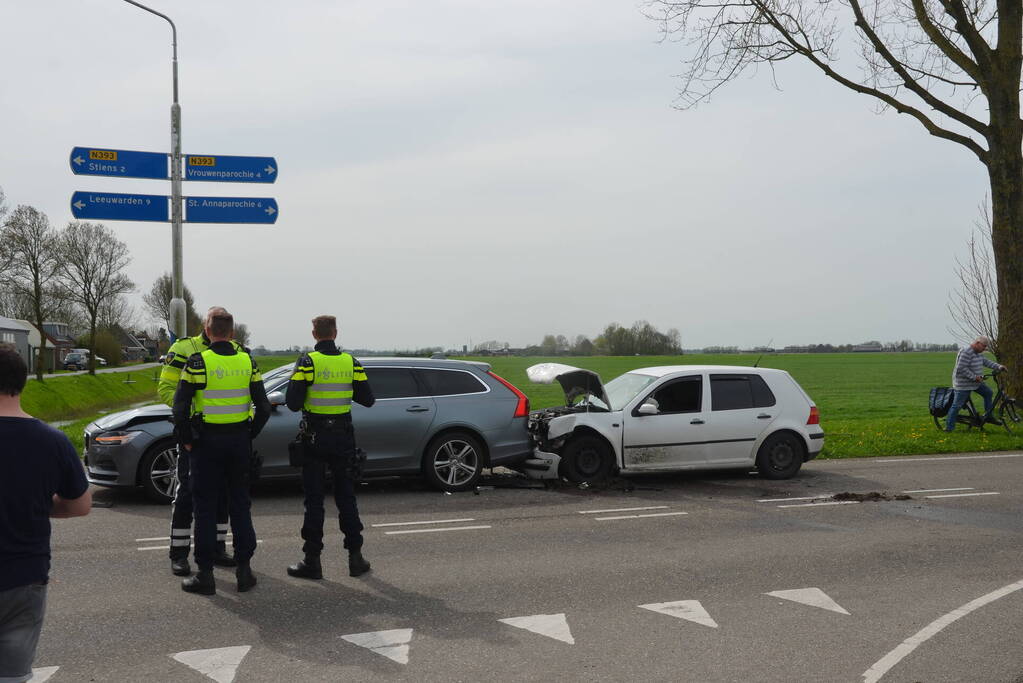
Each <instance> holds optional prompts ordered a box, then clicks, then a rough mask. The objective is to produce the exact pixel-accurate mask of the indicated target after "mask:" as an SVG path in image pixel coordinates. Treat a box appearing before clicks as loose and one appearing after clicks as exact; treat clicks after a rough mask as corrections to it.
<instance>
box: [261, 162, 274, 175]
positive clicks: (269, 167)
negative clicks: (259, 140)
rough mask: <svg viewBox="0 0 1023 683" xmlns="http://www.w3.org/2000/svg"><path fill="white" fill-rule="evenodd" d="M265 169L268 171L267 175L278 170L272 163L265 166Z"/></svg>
mask: <svg viewBox="0 0 1023 683" xmlns="http://www.w3.org/2000/svg"><path fill="white" fill-rule="evenodd" d="M263 170H264V171H266V173H267V175H271V174H272V173H274V172H275V171H276V170H277V169H276V168H274V167H273V166H271V165H269V164H267V166H266V168H264V169H263Z"/></svg>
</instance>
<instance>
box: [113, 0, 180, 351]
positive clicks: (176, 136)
mask: <svg viewBox="0 0 1023 683" xmlns="http://www.w3.org/2000/svg"><path fill="white" fill-rule="evenodd" d="M124 1H125V2H127V3H128V4H129V5H135V6H136V7H138V8H139V9H143V10H145V11H147V12H149V13H151V14H155V15H156V16H158V17H161V18H163V19H165V20H166V21H167V23H168V24H170V25H171V39H172V44H173V49H174V53H173V60H172V64H173V72H174V102H173V104H171V255H172V259H173V266H172V269H171V287H172V298H171V301H170V320H169V321H168V322H169V323H170V326H171V329H170V333H171V337H172V338H180V337H184V336H185V335H186V334H188V332H187V330H186V328H185V285H184V282H183V279H182V268H181V105H179V104H178V29H177V27H176V26H174V22H173V21H171V20H170V17H168V16H167V15H166V14H161V13H160V12H157V11H156V10H154V9H151V8H149V7H146V6H145V5H143V4H142V3H139V2H135V0H124Z"/></svg>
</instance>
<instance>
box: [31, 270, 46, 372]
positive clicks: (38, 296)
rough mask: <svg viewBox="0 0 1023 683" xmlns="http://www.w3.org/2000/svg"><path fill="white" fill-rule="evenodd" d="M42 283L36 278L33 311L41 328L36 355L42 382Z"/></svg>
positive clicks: (43, 335) (43, 363)
mask: <svg viewBox="0 0 1023 683" xmlns="http://www.w3.org/2000/svg"><path fill="white" fill-rule="evenodd" d="M42 289H43V286H42V283H41V282H39V281H38V280H36V282H35V296H34V297H33V299H34V301H35V306H33V309H34V310H33V312H34V313H35V320H34V321H33V322H35V325H36V329H37V330H39V351H38V355H37V356H36V379H37V380H39V381H40V382H42V381H43V372H44V371H45V369H46V368H45V367H44V366H45V365H46V332H45V331H44V330H43V309H42V306H41V305H40V304H39V302H40V301H42Z"/></svg>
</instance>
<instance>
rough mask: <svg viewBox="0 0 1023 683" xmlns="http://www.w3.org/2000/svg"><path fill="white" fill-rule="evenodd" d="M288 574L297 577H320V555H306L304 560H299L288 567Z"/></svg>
mask: <svg viewBox="0 0 1023 683" xmlns="http://www.w3.org/2000/svg"><path fill="white" fill-rule="evenodd" d="M288 576H294V577H296V578H299V579H322V578H323V566H322V565H321V564H320V556H319V555H306V556H305V559H304V560H299V561H298V564H293V565H291V566H290V567H288Z"/></svg>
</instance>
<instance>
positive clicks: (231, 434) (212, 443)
mask: <svg viewBox="0 0 1023 683" xmlns="http://www.w3.org/2000/svg"><path fill="white" fill-rule="evenodd" d="M188 456H189V457H188V460H189V465H190V467H191V468H192V472H191V474H192V502H193V505H194V506H195V563H196V564H197V565H199V569H201V570H212V569H213V558H214V556H215V555H216V549H217V518H216V515H217V500H218V499H219V497H220V494H221V491H223V489H224V487H225V485H226V487H227V497H228V510H229V512H230V516H231V532H232V533H233V534H234V556H235V559H237V560H238V563H239V564H245V563H247V562H248V561H249V559H250V558H251V557H252V554H253V553H254V552H255V550H256V531H255V530H254V529H253V528H252V510H251V508H252V503H251V501H250V500H249V477H250V475H251V472H252V463H251V459H252V441H251V439H250V438H249V430H248V424H247V423H246V424H245V425H244V427H243V428H241V427H240V428H236V429H229V428H218V427H210V426H209V425H207V426H206V428H205V429H204V430H203V433H202V436H201V438H200V439H199V440H198V441H197V442H195V443H193V444H192V450H191V451H189V452H188Z"/></svg>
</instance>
